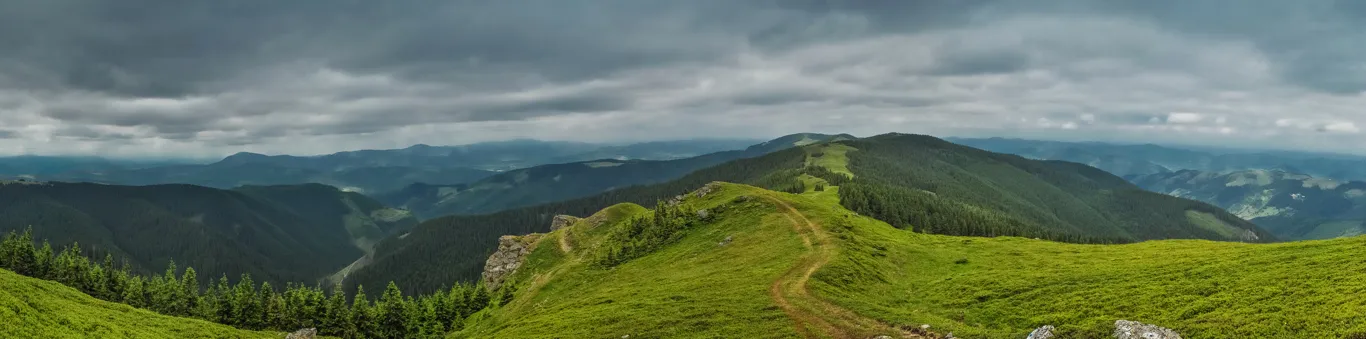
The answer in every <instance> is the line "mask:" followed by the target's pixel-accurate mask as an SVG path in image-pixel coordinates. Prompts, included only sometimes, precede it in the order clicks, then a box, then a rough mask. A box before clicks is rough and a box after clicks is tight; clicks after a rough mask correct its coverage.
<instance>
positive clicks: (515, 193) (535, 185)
mask: <svg viewBox="0 0 1366 339" xmlns="http://www.w3.org/2000/svg"><path fill="white" fill-rule="evenodd" d="M851 139H854V137H853V136H850V135H843V134H842V135H825V134H814V133H800V134H793V135H788V136H784V137H781V138H777V139H774V140H771V141H767V142H764V143H760V144H756V145H753V146H750V147H748V148H746V149H744V150H735V151H724V152H716V153H710V154H705V155H700V156H694V157H689V158H682V159H675V160H658V161H651V160H617V159H596V160H591V161H582V162H573V163H565V164H553V165H541V166H535V167H531V168H525V169H518V170H512V171H507V172H502V173H499V174H497V175H494V176H491V177H488V178H486V179H483V180H479V181H477V182H474V183H470V184H466V185H431V184H427V183H422V184H414V185H411V186H409V187H407V188H405V189H403V190H400V191H396V192H392V193H389V194H380V195H376V198H377V199H379V200H380V201H383V202H385V203H386V204H389V205H392V206H399V207H404V208H407V209H409V210H412V211H413V212H414V213H416V214H417V215H418V216H420V217H422V218H434V217H439V216H444V215H451V214H483V213H492V212H497V211H502V210H506V209H510V208H518V207H526V206H533V205H539V204H543V203H549V202H555V201H564V200H569V199H574V198H582V197H586V196H590V195H594V194H598V193H602V192H605V191H609V190H613V189H618V188H623V187H628V186H633V185H646V184H653V183H659V182H664V181H668V180H672V179H675V178H679V177H682V176H683V175H686V174H688V173H691V172H693V171H696V170H699V169H703V168H707V167H711V166H715V165H718V164H721V163H725V162H727V161H732V160H736V159H743V158H751V157H756V156H761V155H764V154H768V153H771V152H775V151H779V150H783V149H787V148H791V147H796V146H802V145H808V144H812V143H818V142H824V141H830V140H851Z"/></svg>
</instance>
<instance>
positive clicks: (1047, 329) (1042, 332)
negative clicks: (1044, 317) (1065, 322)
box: [1025, 325, 1053, 339]
mask: <svg viewBox="0 0 1366 339" xmlns="http://www.w3.org/2000/svg"><path fill="white" fill-rule="evenodd" d="M1050 338H1053V325H1044V326H1043V327H1040V328H1036V329H1034V331H1033V332H1029V336H1028V337H1025V339H1050Z"/></svg>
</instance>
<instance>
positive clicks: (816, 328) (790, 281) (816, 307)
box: [766, 196, 925, 338]
mask: <svg viewBox="0 0 1366 339" xmlns="http://www.w3.org/2000/svg"><path fill="white" fill-rule="evenodd" d="M766 198H768V199H769V200H770V201H773V203H775V204H777V205H778V207H779V208H780V209H781V210H782V212H783V217H786V218H787V220H788V221H791V222H792V228H793V230H794V231H796V232H797V235H799V236H801V238H802V245H804V246H805V247H806V249H807V250H808V253H807V254H806V255H804V256H803V257H802V258H801V260H800V261H799V262H798V263H797V265H796V266H793V267H792V269H789V270H788V271H787V272H786V273H784V274H783V275H782V276H781V277H778V280H775V281H773V285H771V286H769V291H768V292H769V295H770V296H771V297H773V301H774V302H776V303H777V304H778V306H779V307H781V308H782V309H783V312H786V313H787V315H788V317H789V318H792V320H793V321H795V322H796V323H797V330H798V332H799V333H801V334H802V336H803V337H806V338H869V337H873V336H875V335H896V336H899V337H901V338H925V337H923V336H920V335H918V334H915V333H912V332H911V331H907V330H903V329H898V328H896V327H894V326H890V325H887V324H885V323H883V322H881V321H879V320H877V319H872V318H868V317H864V316H860V315H858V314H857V313H854V312H853V311H850V310H848V309H845V308H843V307H840V306H839V305H835V304H832V303H830V302H827V301H825V300H823V299H821V298H817V297H815V296H813V295H811V293H810V292H809V291H808V290H807V288H806V283H807V281H810V280H811V275H812V274H815V273H816V271H817V270H820V269H821V267H823V266H825V264H827V263H829V262H830V259H831V258H833V257H834V254H835V247H834V246H835V245H834V244H831V243H830V234H828V233H826V232H825V230H824V229H822V228H821V227H820V226H819V225H816V224H815V223H813V222H811V220H810V219H807V218H806V216H805V215H802V213H801V212H799V211H797V209H796V208H793V207H792V205H790V204H788V203H787V202H785V201H783V200H782V199H778V198H774V197H771V196H768V197H766Z"/></svg>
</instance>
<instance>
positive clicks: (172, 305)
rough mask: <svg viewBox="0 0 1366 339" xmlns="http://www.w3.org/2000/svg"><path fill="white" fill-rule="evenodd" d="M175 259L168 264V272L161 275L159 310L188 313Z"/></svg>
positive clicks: (164, 312)
mask: <svg viewBox="0 0 1366 339" xmlns="http://www.w3.org/2000/svg"><path fill="white" fill-rule="evenodd" d="M176 272H177V270H176V265H175V260H171V262H170V263H169V264H167V266H166V273H165V274H163V275H162V277H161V285H160V286H158V288H157V294H158V295H159V302H158V304H160V309H159V310H158V312H161V313H162V314H166V315H176V316H181V315H186V314H188V313H189V312H186V308H185V306H186V305H185V295H184V290H183V289H182V287H181V286H180V279H177V278H176Z"/></svg>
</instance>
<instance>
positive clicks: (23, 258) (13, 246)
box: [3, 227, 38, 276]
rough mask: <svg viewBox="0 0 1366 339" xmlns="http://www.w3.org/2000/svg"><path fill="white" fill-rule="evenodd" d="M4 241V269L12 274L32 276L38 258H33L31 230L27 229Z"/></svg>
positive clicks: (36, 266)
mask: <svg viewBox="0 0 1366 339" xmlns="http://www.w3.org/2000/svg"><path fill="white" fill-rule="evenodd" d="M6 239H7V240H6V243H5V244H4V245H3V247H4V252H5V254H4V256H5V257H7V258H8V263H7V265H6V267H8V268H9V269H10V270H11V271H14V273H19V274H22V275H27V276H33V275H34V273H35V271H37V268H38V258H36V257H35V256H34V252H35V251H36V250H35V249H34V248H33V228H32V227H29V228H28V229H26V230H24V233H21V234H19V235H18V236H14V237H12V238H11V237H6Z"/></svg>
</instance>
